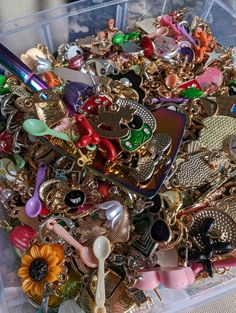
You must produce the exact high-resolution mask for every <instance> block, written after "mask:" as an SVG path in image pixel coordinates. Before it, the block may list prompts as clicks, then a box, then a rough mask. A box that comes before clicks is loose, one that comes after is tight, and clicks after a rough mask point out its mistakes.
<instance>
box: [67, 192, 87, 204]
mask: <svg viewBox="0 0 236 313" xmlns="http://www.w3.org/2000/svg"><path fill="white" fill-rule="evenodd" d="M84 201H85V194H84V193H83V192H82V191H81V190H72V191H70V192H68V193H67V195H66V196H65V199H64V202H65V204H66V205H67V206H68V207H70V208H74V207H78V206H80V205H82V204H83V203H84Z"/></svg>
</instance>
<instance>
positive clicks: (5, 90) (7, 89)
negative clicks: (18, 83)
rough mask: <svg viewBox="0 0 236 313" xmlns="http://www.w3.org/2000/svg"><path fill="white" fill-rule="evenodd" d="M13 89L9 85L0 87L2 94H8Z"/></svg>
mask: <svg viewBox="0 0 236 313" xmlns="http://www.w3.org/2000/svg"><path fill="white" fill-rule="evenodd" d="M10 92H11V90H10V88H8V87H0V95H6V94H7V93H10Z"/></svg>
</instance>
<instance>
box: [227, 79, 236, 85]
mask: <svg viewBox="0 0 236 313" xmlns="http://www.w3.org/2000/svg"><path fill="white" fill-rule="evenodd" d="M235 85H236V78H234V79H231V80H230V81H229V83H228V86H229V87H234V86H235Z"/></svg>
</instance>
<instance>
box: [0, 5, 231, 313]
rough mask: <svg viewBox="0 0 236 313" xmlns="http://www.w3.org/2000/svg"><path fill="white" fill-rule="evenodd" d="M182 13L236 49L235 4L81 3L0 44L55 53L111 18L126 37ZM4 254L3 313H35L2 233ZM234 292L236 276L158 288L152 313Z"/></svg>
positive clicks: (8, 25) (14, 28)
mask: <svg viewBox="0 0 236 313" xmlns="http://www.w3.org/2000/svg"><path fill="white" fill-rule="evenodd" d="M180 7H186V8H187V9H188V11H187V14H186V19H187V20H191V17H193V16H195V15H199V16H200V17H201V18H202V19H203V20H206V22H207V23H209V24H210V25H211V28H212V30H213V33H214V35H215V37H216V39H217V40H218V41H219V42H220V43H221V44H222V45H225V46H236V35H235V34H236V1H235V0H215V1H214V0H206V1H200V0H183V1H182V0H162V1H161V0H147V1H144V0H130V1H129V0H110V1H109V0H80V1H77V2H75V3H71V4H67V5H63V6H60V7H57V8H53V9H50V10H46V11H42V12H39V13H35V14H32V15H30V16H25V17H21V18H18V19H15V20H13V21H9V22H4V23H0V42H1V43H3V44H4V45H6V46H7V47H8V48H9V49H11V50H12V51H13V52H15V53H16V54H18V55H20V54H21V53H23V52H25V51H26V50H27V49H29V48H31V47H33V46H34V45H36V44H38V43H42V44H46V45H47V46H48V47H49V49H50V50H51V51H55V50H56V48H57V47H58V45H59V44H61V43H65V42H68V41H73V40H74V39H76V38H78V37H84V36H87V35H92V34H94V33H96V32H97V31H99V30H104V29H105V28H106V23H107V20H108V19H109V18H114V19H115V21H116V27H117V28H120V29H122V30H123V31H125V30H126V29H127V26H128V29H130V28H132V25H133V24H134V23H135V22H137V21H139V20H142V19H143V18H144V17H152V16H157V15H160V14H163V13H167V12H168V11H171V10H174V9H177V8H180ZM0 210H1V209H0ZM0 216H1V214H0ZM0 251H1V260H0V273H1V275H0V313H13V312H14V313H21V312H22V313H23V312H24V313H28V312H35V309H34V308H32V307H31V306H30V305H27V301H26V299H25V297H24V296H23V294H22V293H21V289H20V284H19V281H18V279H17V276H16V270H17V262H18V261H19V258H18V257H17V255H16V254H15V252H14V251H13V249H12V248H11V247H10V244H9V242H8V239H7V236H6V235H5V234H4V233H3V232H0ZM235 288H236V270H231V271H230V272H229V273H228V274H226V275H216V276H215V277H214V278H212V279H206V280H204V281H199V282H196V283H195V284H194V285H193V286H191V287H189V288H187V289H186V290H181V291H173V290H170V289H166V288H160V290H159V292H160V294H161V296H162V299H163V301H162V303H160V302H159V300H158V299H157V298H156V297H155V294H154V293H151V295H152V296H153V298H154V299H155V303H156V304H155V306H154V307H153V309H152V310H151V312H152V313H160V312H165V313H178V312H181V313H184V312H189V310H190V309H191V308H193V307H196V306H198V305H200V304H201V303H203V302H206V301H210V300H211V299H213V298H216V297H219V295H222V294H224V293H227V292H230V291H231V290H233V289H235ZM142 312H143V313H145V312H146V311H145V312H144V311H142Z"/></svg>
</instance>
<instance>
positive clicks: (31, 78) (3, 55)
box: [0, 43, 49, 92]
mask: <svg viewBox="0 0 236 313" xmlns="http://www.w3.org/2000/svg"><path fill="white" fill-rule="evenodd" d="M0 64H2V65H3V66H4V67H5V68H6V69H8V71H9V72H11V73H12V74H13V75H15V76H16V77H18V78H19V79H20V80H21V81H22V82H23V83H24V84H25V85H26V86H27V87H29V88H30V89H31V90H32V91H36V92H37V91H40V90H42V89H48V88H49V87H48V85H47V84H46V83H45V82H44V81H43V80H42V79H40V78H39V77H38V76H37V75H36V74H34V73H33V72H32V71H31V69H30V68H29V67H28V66H26V65H25V64H24V63H23V62H22V61H21V60H20V59H19V58H18V57H17V56H16V55H15V54H13V53H12V52H11V51H10V50H8V49H7V48H6V47H5V46H4V45H2V44H1V43H0Z"/></svg>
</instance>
